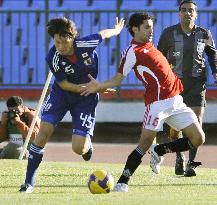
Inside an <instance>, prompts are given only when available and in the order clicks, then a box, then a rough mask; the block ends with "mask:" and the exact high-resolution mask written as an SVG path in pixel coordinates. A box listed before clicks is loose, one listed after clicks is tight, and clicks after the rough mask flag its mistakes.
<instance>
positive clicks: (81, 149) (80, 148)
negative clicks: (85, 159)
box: [72, 145, 85, 155]
mask: <svg viewBox="0 0 217 205" xmlns="http://www.w3.org/2000/svg"><path fill="white" fill-rule="evenodd" d="M72 150H73V152H75V153H76V154H78V155H83V154H84V153H85V150H84V147H83V146H78V145H72Z"/></svg>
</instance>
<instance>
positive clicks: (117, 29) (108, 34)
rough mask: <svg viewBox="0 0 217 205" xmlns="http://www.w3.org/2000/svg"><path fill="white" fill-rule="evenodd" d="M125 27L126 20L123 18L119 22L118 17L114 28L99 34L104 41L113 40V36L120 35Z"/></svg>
mask: <svg viewBox="0 0 217 205" xmlns="http://www.w3.org/2000/svg"><path fill="white" fill-rule="evenodd" d="M123 27H124V19H123V18H121V19H120V20H119V19H118V17H116V23H115V26H114V28H112V29H105V30H102V31H99V34H100V35H101V36H102V39H105V38H111V37H112V36H117V35H119V34H120V32H121V30H122V29H123Z"/></svg>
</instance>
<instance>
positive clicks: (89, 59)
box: [84, 58, 92, 66]
mask: <svg viewBox="0 0 217 205" xmlns="http://www.w3.org/2000/svg"><path fill="white" fill-rule="evenodd" d="M84 64H85V65H87V66H88V65H91V64H92V60H91V58H88V59H87V60H84Z"/></svg>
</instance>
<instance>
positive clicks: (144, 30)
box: [81, 13, 205, 192]
mask: <svg viewBox="0 0 217 205" xmlns="http://www.w3.org/2000/svg"><path fill="white" fill-rule="evenodd" d="M128 31H129V32H130V34H131V35H132V36H133V40H132V42H131V45H130V46H129V47H128V48H127V49H126V50H125V52H124V54H123V56H122V60H121V64H120V67H119V70H118V73H117V74H116V76H115V77H113V78H112V79H110V80H108V81H105V82H102V83H99V82H97V81H96V80H95V79H94V78H93V77H92V76H91V75H89V77H90V79H91V80H90V82H89V83H87V84H83V85H81V86H82V89H83V92H82V93H81V95H84V96H87V95H89V94H91V93H95V92H98V91H100V90H104V89H106V88H110V87H114V86H118V85H120V83H121V81H122V80H123V79H124V78H125V77H126V76H127V74H128V73H129V72H130V71H131V70H134V72H135V74H136V76H137V78H138V79H139V80H140V81H142V83H143V85H144V88H145V91H144V102H145V107H144V108H145V113H144V121H143V127H142V133H141V137H140V140H139V144H138V146H137V148H136V149H135V150H133V152H132V153H131V154H130V155H129V156H128V159H127V162H126V164H125V167H124V170H123V173H122V175H121V177H120V178H119V180H118V182H117V184H116V186H115V189H114V190H115V191H118V192H128V181H129V179H130V176H132V174H133V173H134V172H135V170H136V169H137V167H138V166H139V165H140V163H141V162H142V161H141V159H142V157H143V156H144V154H145V153H146V152H147V151H148V150H149V153H150V154H151V162H150V165H151V168H152V171H153V172H155V173H156V174H158V173H159V172H160V164H161V163H162V161H163V155H164V154H166V153H171V152H177V151H186V150H189V149H190V148H192V147H198V146H200V145H202V144H203V143H204V141H205V134H204V132H203V130H202V128H201V126H200V124H199V122H198V120H197V117H196V115H195V114H194V112H193V111H192V110H191V109H190V108H188V107H187V106H186V105H185V104H184V103H183V98H182V97H181V96H180V95H179V94H180V92H182V90H183V86H182V83H181V81H180V80H179V79H178V77H177V76H176V75H175V74H174V73H173V72H172V70H171V68H170V65H169V63H168V62H167V60H166V58H165V57H164V56H163V54H162V53H161V52H160V51H159V50H157V49H156V48H155V47H154V45H153V43H152V37H153V19H152V17H151V16H149V15H148V14H147V13H134V14H132V16H131V17H130V19H129V23H128ZM164 122H165V123H167V124H169V125H170V126H171V127H173V128H174V129H176V130H182V131H183V133H185V135H186V136H187V137H188V138H181V139H178V140H176V141H173V142H169V143H164V144H160V145H152V142H153V140H154V138H155V137H156V133H157V132H158V131H161V130H162V129H163V123H164Z"/></svg>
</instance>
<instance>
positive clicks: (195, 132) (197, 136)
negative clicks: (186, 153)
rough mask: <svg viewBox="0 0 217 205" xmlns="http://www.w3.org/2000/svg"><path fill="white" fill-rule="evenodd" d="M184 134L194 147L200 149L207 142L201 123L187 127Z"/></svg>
mask: <svg viewBox="0 0 217 205" xmlns="http://www.w3.org/2000/svg"><path fill="white" fill-rule="evenodd" d="M182 132H183V133H184V134H185V136H186V137H188V138H189V139H190V141H191V143H192V144H193V145H194V147H198V146H200V145H201V144H203V143H204V142H205V133H204V131H203V129H202V127H201V126H200V124H199V122H194V123H192V124H191V125H189V126H187V127H185V128H184V129H183V130H182Z"/></svg>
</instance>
